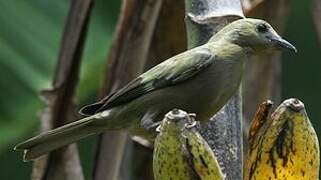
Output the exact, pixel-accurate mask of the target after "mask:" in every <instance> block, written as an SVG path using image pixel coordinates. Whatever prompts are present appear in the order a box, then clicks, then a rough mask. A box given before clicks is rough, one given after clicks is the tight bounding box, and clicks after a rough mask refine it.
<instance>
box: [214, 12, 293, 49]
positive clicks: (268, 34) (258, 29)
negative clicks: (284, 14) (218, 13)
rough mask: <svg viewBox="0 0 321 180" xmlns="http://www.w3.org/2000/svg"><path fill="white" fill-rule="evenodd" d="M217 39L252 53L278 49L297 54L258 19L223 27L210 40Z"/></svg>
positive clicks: (241, 21)
mask: <svg viewBox="0 0 321 180" xmlns="http://www.w3.org/2000/svg"><path fill="white" fill-rule="evenodd" d="M217 38H225V39H226V40H228V41H230V42H232V43H235V44H238V45H240V46H242V47H248V48H250V49H253V50H254V51H266V50H273V49H280V50H290V51H292V52H297V50H296V48H295V47H294V46H293V45H292V44H291V43H289V42H288V41H286V40H284V39H283V38H282V37H281V36H280V35H278V33H277V32H276V31H275V30H274V29H273V28H272V26H271V25H270V24H269V23H267V22H266V21H264V20H260V19H252V18H244V19H240V20H237V21H234V22H232V23H231V24H229V25H227V26H225V27H224V28H223V29H222V30H221V31H219V32H218V33H217V34H216V35H215V36H213V38H212V39H213V40H216V39H217Z"/></svg>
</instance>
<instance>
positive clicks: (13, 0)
mask: <svg viewBox="0 0 321 180" xmlns="http://www.w3.org/2000/svg"><path fill="white" fill-rule="evenodd" d="M119 6H120V1H119V0H109V1H104V0H97V1H96V3H95V6H94V11H93V14H92V17H91V20H90V25H89V32H88V33H89V34H88V37H87V42H86V46H85V52H84V57H83V64H82V69H81V78H80V84H79V88H78V93H77V100H78V104H83V103H85V102H91V101H94V99H95V98H96V94H97V91H98V88H99V87H100V82H101V80H102V76H103V73H104V68H105V64H106V62H105V61H106V56H107V53H108V48H109V45H110V42H111V39H112V33H113V31H114V28H115V23H116V20H117V16H118V13H119ZM310 6H311V4H310V0H308V1H300V0H293V1H291V7H292V9H291V13H290V16H289V21H288V26H287V31H286V35H285V37H286V38H287V39H288V40H290V41H291V42H293V43H294V44H295V45H296V46H297V48H298V50H299V52H298V54H297V55H292V54H284V56H283V61H282V63H283V64H282V96H283V99H285V98H288V97H298V98H300V99H301V100H302V101H303V102H304V103H305V105H306V108H307V111H308V113H309V115H310V119H311V121H312V123H313V125H314V127H315V129H316V131H317V133H318V134H319V137H320V136H321V134H320V133H321V122H320V121H319V118H321V111H320V110H319V108H320V107H321V94H320V92H321V83H320V80H321V51H320V46H319V44H318V42H317V38H316V33H315V31H314V27H313V23H312V19H311V14H312V12H311V7H310ZM68 7H69V1H68V0H59V1H51V0H33V1H21V0H10V1H4V0H3V1H0V27H1V28H0V90H1V94H0V168H1V173H0V179H9V178H10V179H27V178H28V177H29V176H30V171H31V163H23V162H22V161H21V160H22V157H21V154H19V153H16V152H13V151H12V147H13V145H14V144H15V143H17V142H18V141H20V140H22V139H24V138H26V137H30V136H31V134H32V133H34V134H36V133H37V132H38V126H39V119H38V118H37V113H38V112H39V110H41V107H42V106H43V103H42V102H41V101H40V100H39V98H38V92H39V91H40V90H42V89H45V88H49V87H50V82H51V80H52V78H53V77H52V75H53V73H54V68H55V65H56V60H57V53H58V50H59V45H60V38H61V35H62V30H63V25H64V21H65V17H66V15H67V11H68ZM94 140H95V138H94V137H92V138H89V139H86V140H83V141H81V142H80V143H79V144H80V145H79V146H80V153H81V159H82V162H83V163H82V165H83V169H84V172H85V175H86V177H87V178H88V179H90V178H89V177H90V173H91V172H90V171H91V166H92V164H91V163H92V159H93V157H92V154H93V149H92V148H90V147H93V145H94V142H95V141H94ZM87 178H86V179H87Z"/></svg>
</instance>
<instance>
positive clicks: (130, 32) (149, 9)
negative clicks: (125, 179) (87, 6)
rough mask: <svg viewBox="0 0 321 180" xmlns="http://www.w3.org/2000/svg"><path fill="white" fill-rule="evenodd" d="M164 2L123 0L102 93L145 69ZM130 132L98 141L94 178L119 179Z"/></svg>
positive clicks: (112, 89) (110, 133)
mask: <svg viewBox="0 0 321 180" xmlns="http://www.w3.org/2000/svg"><path fill="white" fill-rule="evenodd" d="M161 4H162V1H155V0H126V1H123V4H122V9H121V14H120V19H119V21H118V25H117V29H116V34H115V39H114V41H113V45H112V48H111V51H110V54H109V57H108V65H107V71H106V72H107V74H106V78H105V80H104V85H103V87H102V91H101V96H105V95H107V94H109V93H110V92H112V91H114V90H116V89H118V88H120V87H122V86H123V85H125V84H126V83H128V82H129V81H130V80H132V79H133V78H135V77H137V76H138V75H139V74H140V73H142V72H143V70H144V66H145V64H146V61H147V53H148V50H149V48H150V43H151V39H152V35H153V33H154V28H155V24H156V21H157V18H158V14H159V10H160V7H161ZM126 142H128V140H127V135H126V134H123V133H118V132H107V133H104V134H102V135H100V137H99V140H98V146H97V152H96V161H95V167H94V170H93V179H95V180H105V179H108V180H114V179H115V180H116V179H119V169H120V165H121V161H122V156H123V154H124V147H125V145H126Z"/></svg>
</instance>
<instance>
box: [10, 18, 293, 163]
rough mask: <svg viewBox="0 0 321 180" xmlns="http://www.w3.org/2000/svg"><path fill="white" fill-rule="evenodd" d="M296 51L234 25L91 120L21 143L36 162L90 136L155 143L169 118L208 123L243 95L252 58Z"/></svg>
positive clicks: (111, 100) (113, 99)
mask: <svg viewBox="0 0 321 180" xmlns="http://www.w3.org/2000/svg"><path fill="white" fill-rule="evenodd" d="M276 49H287V50H290V51H294V52H296V48H295V47H294V46H293V45H292V44H290V43H289V42H287V41H286V40H284V39H282V38H281V37H280V36H279V35H278V34H277V33H276V32H275V30H274V29H273V28H272V27H271V25H270V24H268V23H267V22H265V21H263V20H259V19H250V18H244V19H240V20H237V21H234V22H232V23H230V24H229V25H227V26H225V27H224V28H222V29H221V30H220V31H219V32H218V33H216V34H215V35H214V36H213V37H211V38H210V40H209V41H208V42H207V43H206V44H204V45H201V46H198V47H195V48H193V49H190V50H187V51H185V52H183V53H180V54H178V55H176V56H174V57H171V58H169V59H167V60H165V61H164V62H162V63H160V64H158V65H156V66H155V67H153V68H152V69H150V70H148V71H147V72H145V73H143V74H142V75H140V76H138V77H137V78H136V79H134V80H132V81H131V82H129V83H128V84H127V85H125V86H124V87H123V88H121V89H120V90H118V91H116V92H114V93H112V94H110V95H109V96H107V97H106V98H104V99H102V100H101V101H99V102H97V103H94V104H92V105H88V106H85V107H84V108H82V109H81V110H80V112H81V113H82V114H85V115H88V116H89V117H86V118H83V119H80V120H78V121H75V122H72V123H69V124H66V125H64V126H62V127H59V128H56V129H53V130H51V131H48V132H44V133H41V134H40V135H38V136H35V137H33V138H30V139H28V140H26V141H25V142H22V143H20V144H18V145H17V146H16V147H15V149H16V150H24V160H25V161H27V160H32V159H35V158H37V157H39V156H41V155H44V154H46V153H48V152H50V151H52V150H54V149H57V148H59V147H62V146H64V145H67V144H70V143H72V142H75V141H77V140H79V139H82V138H84V137H86V136H88V135H92V134H96V133H101V132H104V131H106V130H126V131H128V132H129V133H130V134H132V135H138V136H142V137H144V138H146V139H150V140H152V139H154V138H155V135H156V132H155V128H156V127H157V126H158V125H159V124H160V121H161V120H162V119H163V117H164V115H165V114H166V113H167V112H168V111H170V110H172V109H174V108H179V109H183V110H185V111H187V112H195V113H196V114H197V117H198V119H199V120H200V121H201V122H202V123H204V122H206V121H207V120H208V119H210V117H212V116H213V115H214V114H215V113H216V112H218V111H219V110H220V109H221V108H222V106H223V105H224V104H226V102H227V101H228V100H229V99H230V97H231V96H232V95H233V94H235V92H236V91H237V89H238V87H239V85H240V82H241V79H242V74H243V70H244V62H245V60H246V59H247V58H248V56H249V55H253V54H258V53H260V52H267V51H273V50H276Z"/></svg>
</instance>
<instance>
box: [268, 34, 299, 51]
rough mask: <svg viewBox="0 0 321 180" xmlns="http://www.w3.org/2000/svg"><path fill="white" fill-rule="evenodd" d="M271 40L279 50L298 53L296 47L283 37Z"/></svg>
mask: <svg viewBox="0 0 321 180" xmlns="http://www.w3.org/2000/svg"><path fill="white" fill-rule="evenodd" d="M270 40H271V42H272V43H273V44H274V45H275V47H277V48H279V49H286V50H289V51H292V52H295V53H297V52H298V51H297V49H296V47H295V46H293V45H292V44H291V43H289V42H288V41H286V40H285V39H283V38H281V37H276V38H271V39H270Z"/></svg>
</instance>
